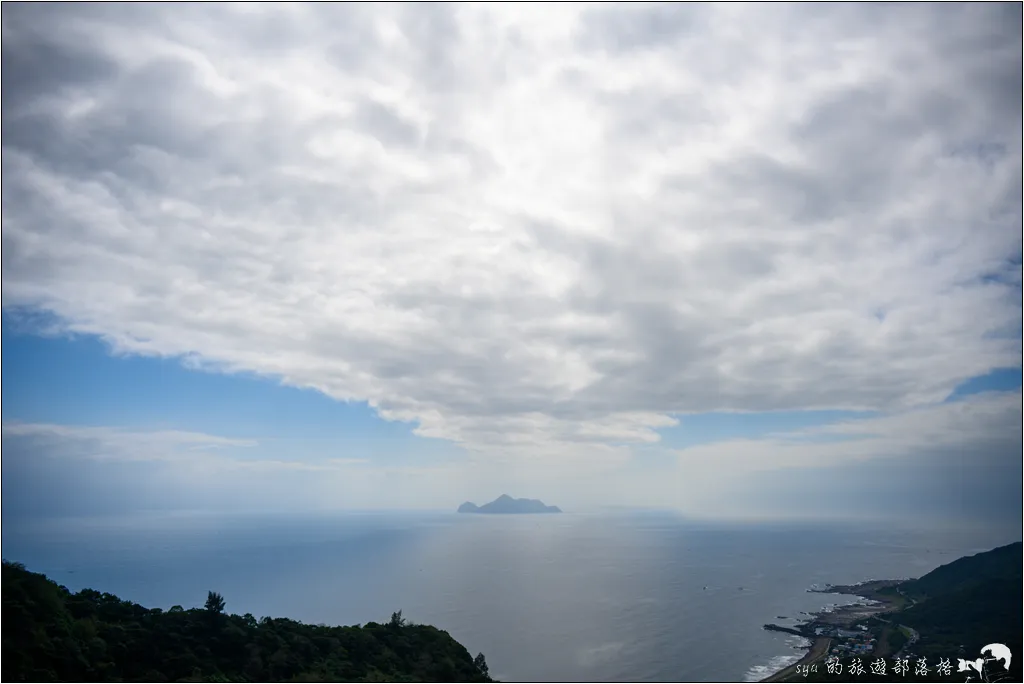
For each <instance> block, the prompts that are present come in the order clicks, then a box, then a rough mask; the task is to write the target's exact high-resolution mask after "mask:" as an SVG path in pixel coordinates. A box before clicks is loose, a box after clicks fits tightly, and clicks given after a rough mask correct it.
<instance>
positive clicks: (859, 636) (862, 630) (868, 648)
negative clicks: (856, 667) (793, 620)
mask: <svg viewBox="0 0 1024 684" xmlns="http://www.w3.org/2000/svg"><path fill="white" fill-rule="evenodd" d="M814 635H815V636H818V637H832V638H834V639H836V640H837V641H833V642H832V645H831V647H830V648H829V655H834V656H837V657H840V658H843V657H846V656H856V655H868V654H869V653H871V652H872V651H873V650H874V649H875V638H874V637H873V636H872V635H871V633H870V632H869V631H868V628H867V625H858V626H857V629H842V628H841V627H831V626H823V627H815V628H814ZM840 640H841V641H840Z"/></svg>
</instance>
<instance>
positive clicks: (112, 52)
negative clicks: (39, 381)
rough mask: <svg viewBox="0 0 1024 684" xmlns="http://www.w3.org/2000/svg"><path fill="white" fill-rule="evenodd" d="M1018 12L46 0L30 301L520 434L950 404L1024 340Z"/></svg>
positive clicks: (22, 257)
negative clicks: (60, 0)
mask: <svg viewBox="0 0 1024 684" xmlns="http://www.w3.org/2000/svg"><path fill="white" fill-rule="evenodd" d="M880 13H881V14H882V15H884V16H880ZM1020 19H1021V17H1020V8H1019V6H1014V5H988V4H978V5H964V6H955V7H952V6H950V7H947V6H942V7H939V6H928V5H914V6H889V7H885V8H880V9H875V8H872V9H871V10H870V11H869V10H867V9H866V8H862V7H856V6H829V7H827V8H825V7H812V6H793V7H781V6H775V5H772V6H767V5H766V6H761V7H748V6H744V7H742V8H740V7H735V8H734V7H732V6H667V5H653V6H651V5H641V6H637V7H634V6H633V5H612V6H609V5H603V4H601V5H596V6H588V5H584V6H576V5H564V6H557V7H555V6H552V7H545V8H544V9H543V13H542V12H541V11H540V9H538V8H529V7H527V6H516V7H512V6H491V5H473V6H470V5H430V6H425V5H398V6H372V7H370V6H359V5H343V6H342V5H339V6H330V7H322V6H319V5H317V6H312V5H306V6H302V5H289V6H263V5H234V4H233V5H223V6H205V5H196V6H190V7H187V8H175V9H174V10H173V11H172V9H171V8H170V7H161V6H156V5H152V6H150V5H146V6H139V7H135V8H131V9H130V10H128V9H126V10H125V11H121V10H119V11H117V12H114V11H112V10H110V9H108V8H106V7H104V6H78V5H75V6H73V7H72V6H67V7H61V8H59V11H58V8H55V7H50V6H32V5H24V6H17V7H14V8H12V9H11V10H10V11H8V12H5V13H4V18H3V72H4V73H3V96H4V110H3V174H4V184H3V204H4V213H3V234H2V241H3V272H2V282H3V295H2V296H3V306H4V308H5V309H8V310H17V309H18V308H23V307H27V308H30V309H36V310H38V309H41V310H45V311H47V312H50V313H52V314H54V315H55V316H57V317H58V320H60V321H61V322H62V325H63V326H64V328H65V329H66V330H70V331H78V332H86V333H92V334H97V335H101V336H103V337H105V338H106V339H108V340H110V341H111V342H112V343H113V344H114V345H116V348H117V349H119V350H121V351H126V352H131V353H139V354H153V355H163V356H182V357H183V358H186V359H189V360H190V362H192V363H194V364H197V365H199V366H201V367H207V368H211V369H215V370H218V371H224V372H232V371H250V372H256V373H260V374H264V375H267V376H270V377H274V378H278V379H280V380H281V381H282V382H285V383H288V384H291V385H295V386H301V387H311V388H315V389H318V390H320V391H322V392H324V393H326V394H328V395H330V396H331V397H334V398H336V399H339V400H366V401H369V402H370V403H371V405H372V406H374V407H375V408H376V409H377V410H378V412H379V413H380V415H381V416H383V417H384V418H387V419H398V420H409V421H416V422H417V423H418V424H419V427H418V431H419V433H420V434H422V435H427V436H431V437H440V438H445V439H450V440H454V441H456V442H458V443H460V444H462V445H463V446H465V447H466V448H467V449H468V450H469V451H470V453H472V454H474V455H476V456H479V457H485V456H486V457H488V458H498V459H500V458H501V457H503V456H507V457H508V458H523V457H525V456H531V455H533V456H536V457H538V458H543V459H548V460H551V459H555V458H558V459H562V460H565V461H567V462H569V461H571V462H573V463H579V464H588V465H591V466H592V467H594V468H599V469H609V468H614V467H617V466H618V465H619V464H621V463H622V462H624V460H625V459H627V458H628V457H629V454H630V451H629V449H628V447H629V445H643V444H646V443H649V442H651V441H653V440H656V439H657V432H656V431H657V429H659V428H661V427H665V426H668V425H671V424H673V421H674V419H673V417H672V416H673V415H676V414H679V413H690V412H702V411H711V410H742V411H760V410H799V409H822V408H842V409H872V410H882V411H902V410H904V409H907V408H911V407H915V406H922V405H929V404H933V403H935V402H939V401H941V400H942V399H944V398H945V397H946V396H947V395H948V394H949V393H950V392H951V391H952V390H953V388H954V387H955V386H956V385H957V384H958V383H960V382H962V381H963V380H965V379H967V378H969V377H972V376H976V375H980V374H983V373H985V372H987V371H989V370H991V369H992V368H996V367H1007V366H1016V365H1019V363H1020V358H1021V336H1020V330H1021V309H1022V306H1021V303H1022V300H1021V251H1022V249H1021V232H1020V225H1021V220H1022V219H1021V217H1022V213H1021V199H1020V187H1021V180H1022V173H1021V168H1022V167H1021V152H1020V150H1021V82H1022V73H1021V37H1020V32H1019V30H1018V27H1019V25H1020ZM1018 409H1019V407H1018ZM845 448H848V449H853V448H854V447H852V446H847V447H845Z"/></svg>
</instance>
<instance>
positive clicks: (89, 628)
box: [2, 561, 491, 682]
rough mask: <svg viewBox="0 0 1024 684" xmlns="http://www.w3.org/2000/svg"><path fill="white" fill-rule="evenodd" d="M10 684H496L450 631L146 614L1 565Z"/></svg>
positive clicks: (218, 602)
mask: <svg viewBox="0 0 1024 684" xmlns="http://www.w3.org/2000/svg"><path fill="white" fill-rule="evenodd" d="M2 588H3V659H2V674H3V680H4V681H8V682H15V681H110V682H113V681H124V682H132V681H147V682H168V681H192V682H199V681H203V682H246V681H252V682H266V681H276V682H281V681H306V682H316V681H324V682H326V681H368V682H372V681H399V682H417V681H431V682H487V681H491V680H490V679H489V678H488V676H487V664H486V662H485V660H484V657H483V655H482V654H481V655H478V656H477V657H476V658H475V659H474V658H473V657H472V656H470V654H469V652H468V651H467V650H466V649H465V648H464V647H463V646H462V645H461V644H459V643H458V642H457V641H455V640H454V639H453V638H452V637H451V636H449V634H448V633H447V632H444V631H441V630H439V629H437V628H435V627H430V626H427V625H411V624H407V623H406V622H405V620H404V619H403V618H402V615H401V612H398V613H394V614H393V615H392V618H391V620H390V621H389V622H388V623H387V624H375V623H369V624H366V625H363V626H361V627H359V626H355V627H326V626H318V625H306V624H303V623H301V622H296V621H294V620H288V619H284V618H277V619H273V618H263V619H262V620H257V619H256V618H254V617H253V616H252V615H244V616H239V615H230V614H227V613H225V612H224V607H225V603H224V599H223V598H222V597H221V596H220V595H218V594H216V593H214V592H210V595H209V599H208V600H207V602H206V607H205V608H201V609H191V610H184V609H182V608H180V607H178V606H175V607H173V608H171V609H170V610H168V611H163V610H161V609H159V608H153V609H150V608H144V607H143V606H140V605H138V604H136V603H132V602H131V601H125V600H122V599H120V598H118V597H117V596H113V595H111V594H101V593H99V592H98V591H93V590H91V589H85V590H82V591H80V592H78V593H75V594H72V593H71V592H69V591H68V590H67V589H66V588H64V587H62V586H59V585H58V584H56V583H55V582H53V581H51V580H49V579H47V577H46V576H45V575H41V574H38V573H33V572H29V571H27V570H26V569H25V568H24V567H23V566H21V565H20V564H17V563H9V562H7V561H4V563H3V582H2Z"/></svg>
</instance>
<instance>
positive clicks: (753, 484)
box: [3, 391, 1024, 536]
mask: <svg viewBox="0 0 1024 684" xmlns="http://www.w3.org/2000/svg"><path fill="white" fill-rule="evenodd" d="M1020 416H1021V393H1020V392H1019V391H1018V392H996V393H987V394H986V393H982V394H976V395H971V396H969V397H966V398H964V399H963V400H962V401H959V402H955V403H949V404H943V405H939V406H931V407H926V408H917V409H911V410H907V411H903V412H899V413H895V414H892V415H885V416H877V417H871V418H865V419H860V420H853V421H849V422H844V423H838V424H833V425H827V426H821V427H816V428H812V429H803V430H795V431H791V432H786V433H780V434H775V435H768V436H766V437H763V438H760V439H749V440H729V441H721V442H717V443H712V444H703V445H699V446H693V447H688V448H685V449H679V450H669V449H665V448H664V447H662V446H660V445H657V444H648V445H646V446H644V447H641V448H639V449H637V450H636V452H635V453H633V454H632V458H620V459H616V458H613V457H611V456H610V455H609V454H607V453H604V452H603V450H605V449H607V450H610V451H613V452H614V449H612V448H610V447H607V446H604V445H598V446H597V447H596V448H595V451H596V454H597V456H596V461H597V462H596V464H593V465H591V466H590V467H581V466H583V465H585V464H583V463H582V462H581V461H578V460H576V459H574V458H571V457H570V458H566V457H564V456H561V457H560V456H559V455H557V454H554V453H546V452H543V451H541V455H540V456H539V457H535V458H511V457H510V458H507V459H506V458H501V455H502V453H503V452H502V451H501V450H500V449H499V450H498V451H497V452H496V454H495V455H494V457H492V458H490V459H487V461H486V462H484V461H481V460H474V459H462V460H451V461H447V462H443V463H425V464H424V465H403V466H383V465H381V464H379V463H375V462H374V461H373V460H372V459H365V458H350V457H342V456H331V455H328V456H327V457H324V458H319V459H310V458H308V457H307V455H305V454H303V453H302V449H301V447H300V446H299V445H297V444H293V443H289V442H285V443H282V444H275V445H274V447H273V448H272V449H265V448H263V446H264V445H260V444H257V443H255V442H253V441H249V440H244V439H226V438H222V437H217V436H212V435H200V434H191V433H178V432H142V431H125V430H118V429H113V428H100V427H82V426H55V425H44V424H13V425H12V424H5V425H4V427H3V450H4V461H3V463H4V478H3V481H4V483H5V484H4V487H5V489H4V496H3V501H4V512H5V514H7V513H11V514H12V515H14V516H15V517H17V516H18V515H19V514H27V513H35V514H40V513H45V514H47V515H56V514H61V513H63V514H78V515H82V514H96V513H98V512H115V513H120V514H124V513H125V512H133V511H147V510H149V511H152V510H154V509H155V510H207V511H218V512H224V511H258V512H268V511H297V510H338V509H353V508H356V509H381V508H384V509H414V508H432V509H439V510H451V509H452V508H453V507H454V506H455V505H456V504H457V503H458V502H461V501H462V500H464V499H466V498H476V499H479V500H481V501H484V500H489V499H490V498H493V497H496V496H498V495H499V494H501V493H504V492H510V493H512V494H514V495H526V494H528V495H530V496H533V497H539V498H541V499H544V500H547V501H549V502H553V503H556V504H558V505H559V506H562V507H564V508H565V509H566V510H568V511H570V512H585V511H586V510H588V509H590V510H592V509H593V507H594V506H595V505H599V506H606V505H635V504H636V503H637V502H638V499H637V493H638V492H642V493H643V499H642V501H643V503H644V504H645V505H647V506H662V507H667V508H673V509H676V510H680V511H682V512H684V513H685V514H687V515H690V516H698V517H719V518H721V517H741V518H742V517H755V518H758V519H763V518H770V517H773V516H774V517H797V518H811V519H819V520H820V519H823V518H829V517H834V518H847V519H848V518H851V517H854V518H855V517H863V518H880V519H883V520H900V519H906V520H914V521H922V520H924V521H930V522H932V523H935V522H936V521H938V522H941V523H942V524H947V523H949V524H952V523H953V522H956V523H957V524H963V525H969V524H974V523H977V522H979V521H982V522H984V523H985V525H986V526H987V527H992V528H993V529H996V528H998V529H1000V530H1002V529H1004V528H1006V529H1009V532H1008V534H1010V535H1011V536H1012V535H1013V534H1019V530H1020V511H1021V506H1022V499H1021V490H1020V486H1019V483H1020V479H1021V476H1022V473H1021V459H1020V454H1021V449H1022V446H1024V445H1022V433H1021V423H1020ZM197 446H198V447H216V449H211V448H199V449H197ZM282 454H291V457H290V458H291V460H287V459H286V458H284V457H282ZM602 454H603V456H604V458H603V460H602ZM473 492H475V493H476V494H472V495H471V494H470V493H473ZM993 526H994V527H993Z"/></svg>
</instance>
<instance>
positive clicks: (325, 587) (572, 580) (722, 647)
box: [2, 513, 1017, 681]
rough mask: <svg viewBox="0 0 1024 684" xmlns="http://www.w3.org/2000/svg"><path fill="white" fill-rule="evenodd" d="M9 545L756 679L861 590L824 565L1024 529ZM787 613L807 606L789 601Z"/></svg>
mask: <svg viewBox="0 0 1024 684" xmlns="http://www.w3.org/2000/svg"><path fill="white" fill-rule="evenodd" d="M2 541H3V556H4V558H6V559H8V560H17V561H20V562H23V563H25V564H26V566H27V567H28V568H29V569H30V570H34V571H37V572H43V573H46V574H47V575H49V576H50V577H51V578H52V579H54V580H56V581H58V582H60V583H61V584H64V585H65V586H67V587H68V588H69V589H71V590H73V591H74V590H78V589H82V588H85V587H91V588H94V589H97V590H100V591H108V592H111V593H114V594H117V595H119V596H121V597H122V598H127V599H130V600H133V601H136V602H138V603H141V604H143V605H145V606H148V607H161V608H165V609H166V608H169V607H171V606H172V605H175V604H180V605H182V606H184V607H186V608H188V607H195V606H201V605H202V604H203V602H204V601H205V600H206V592H207V591H208V590H214V591H218V592H220V593H222V594H223V595H224V597H225V598H226V599H227V609H228V611H229V612H232V613H239V614H243V613H252V614H253V615H255V616H256V617H261V616H264V615H270V616H275V617H290V618H294V619H298V620H302V621H304V622H311V623H326V624H343V625H352V624H362V623H365V622H369V621H376V622H385V621H387V619H388V618H389V617H390V615H391V613H392V612H393V611H395V610H402V611H403V614H404V615H405V616H406V617H407V618H409V619H410V620H412V621H414V622H422V623H428V624H433V625H436V626H438V627H440V628H442V629H445V630H447V631H448V632H449V633H451V635H452V636H453V637H455V638H456V639H458V640H459V641H460V642H462V643H463V644H464V645H465V646H466V648H468V649H469V651H470V652H471V653H472V654H476V653H477V652H478V651H482V652H483V653H484V654H485V655H486V657H487V662H488V664H489V665H490V669H491V675H492V676H493V677H496V678H498V679H502V680H505V681H742V680H748V681H751V680H756V679H758V678H760V677H763V676H765V675H767V674H768V673H769V672H770V671H772V670H775V669H778V668H780V667H783V666H785V665H786V664H788V663H790V662H792V661H793V660H795V659H796V658H797V657H799V655H800V652H799V651H797V650H795V649H794V647H795V646H798V645H799V642H800V641H801V640H799V639H797V638H793V637H789V636H787V635H785V634H780V633H773V632H765V631H763V630H762V629H761V626H762V625H763V624H764V623H766V622H778V623H782V624H790V623H792V622H794V621H796V619H797V618H800V617H801V612H806V611H815V610H819V609H821V608H822V607H823V606H825V605H827V604H829V603H847V602H849V601H851V600H852V599H851V598H850V597H840V596H835V595H825V594H812V593H807V592H806V589H807V588H808V587H810V586H812V585H814V584H823V583H826V582H831V583H833V584H842V583H852V582H857V581H860V580H865V579H871V578H889V577H912V576H920V575H922V574H924V573H926V572H928V571H929V570H931V569H933V568H935V567H936V566H938V565H941V564H942V563H946V562H949V561H951V560H954V559H955V558H958V557H960V556H962V555H965V554H968V553H976V552H979V551H984V550H987V549H990V548H992V547H994V546H997V545H1000V544H1003V543H1009V542H1011V541H1017V540H1011V539H995V538H985V537H984V536H981V535H979V534H978V533H974V534H966V533H963V532H961V533H951V532H942V531H937V530H933V531H927V532H925V531H906V530H903V531H896V530H893V529H887V530H878V529H869V528H867V527H863V526H861V527H856V526H840V525H832V526H826V525H816V526H811V525H778V524H776V525H760V526H739V525H717V524H710V523H695V522H688V521H684V520H682V519H679V518H676V517H672V516H667V515H615V516H582V515H574V514H571V513H566V514H563V515H554V516H465V515H456V514H454V513H452V514H415V515H414V514H347V515H344V516H330V517H319V518H316V519H299V518H280V517H279V518H266V519H257V518H253V517H244V518H243V517H237V518H223V517H218V518H213V517H203V516H178V517H168V518H139V519H135V520H133V521H130V522H129V521H122V522H119V523H116V524H115V523H113V522H111V521H98V520H91V521H83V520H79V521H75V522H73V523H68V522H62V523H46V524H36V525H34V526H32V527H25V526H17V527H16V526H14V525H10V526H9V525H6V524H5V525H4V529H3V537H2ZM780 616H785V617H787V618H789V619H790V620H789V621H788V622H787V621H786V620H782V619H780Z"/></svg>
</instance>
